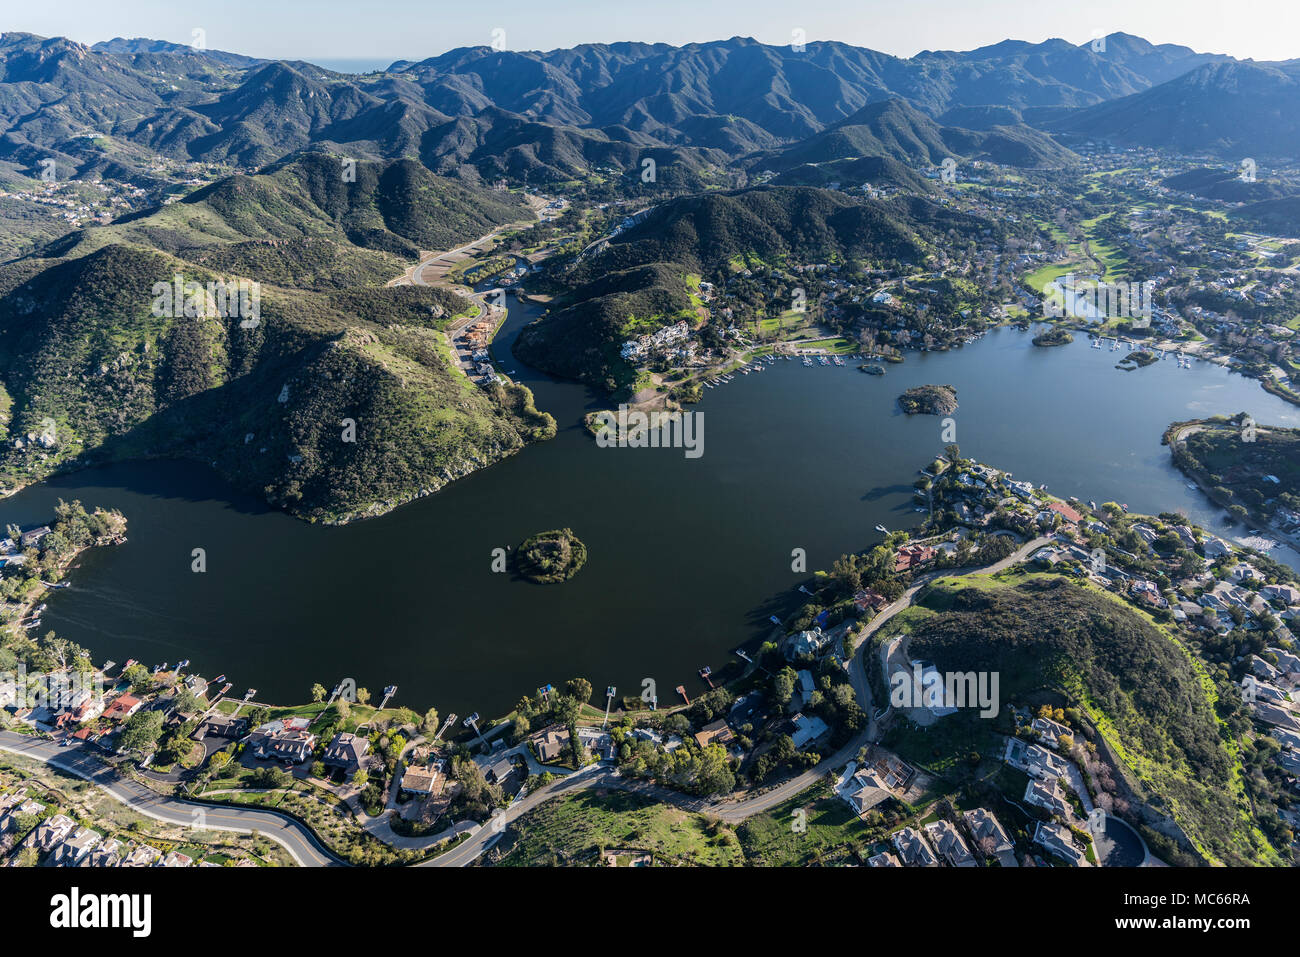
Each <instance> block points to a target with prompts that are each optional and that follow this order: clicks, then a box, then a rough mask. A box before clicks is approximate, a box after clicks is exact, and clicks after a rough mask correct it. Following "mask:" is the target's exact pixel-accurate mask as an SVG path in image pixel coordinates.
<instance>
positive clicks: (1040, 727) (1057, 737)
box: [1029, 718, 1073, 748]
mask: <svg viewBox="0 0 1300 957" xmlns="http://www.w3.org/2000/svg"><path fill="white" fill-rule="evenodd" d="M1029 727H1030V729H1031V730H1032V731H1034V733H1036V734H1037V735H1038V740H1039V741H1041V742H1043V744H1045V745H1047V746H1048V747H1049V748H1056V747H1058V746H1059V745H1060V743H1061V735H1065V736H1067V737H1072V736H1073V735H1072V733H1071V731H1070V729H1069V728H1067V727H1066V726H1065V725H1063V724H1061V723H1060V722H1058V721H1053V720H1052V719H1051V718H1035V719H1034V720H1033V721H1032V722H1031V723H1030V725H1029Z"/></svg>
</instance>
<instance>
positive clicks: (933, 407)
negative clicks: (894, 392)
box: [898, 385, 957, 415]
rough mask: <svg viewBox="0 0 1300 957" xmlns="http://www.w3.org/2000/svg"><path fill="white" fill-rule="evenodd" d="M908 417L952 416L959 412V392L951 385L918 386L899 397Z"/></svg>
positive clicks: (899, 402)
mask: <svg viewBox="0 0 1300 957" xmlns="http://www.w3.org/2000/svg"><path fill="white" fill-rule="evenodd" d="M898 405H899V407H900V408H902V410H903V411H904V412H906V413H907V414H908V415H916V414H920V415H951V414H952V413H953V412H956V411H957V390H956V389H954V388H953V387H952V386H950V385H918V386H913V387H912V388H910V389H908V390H907V391H906V392H904V393H903V394H902V395H900V396H899V397H898Z"/></svg>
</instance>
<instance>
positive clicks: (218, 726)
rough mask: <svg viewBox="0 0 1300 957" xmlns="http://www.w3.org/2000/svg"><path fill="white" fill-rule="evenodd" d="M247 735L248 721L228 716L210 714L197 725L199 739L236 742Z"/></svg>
mask: <svg viewBox="0 0 1300 957" xmlns="http://www.w3.org/2000/svg"><path fill="white" fill-rule="evenodd" d="M247 733H248V719H247V718H236V717H233V716H232V715H228V714H220V713H216V714H211V715H209V716H208V717H207V719H206V720H204V722H203V723H202V724H201V725H199V730H198V735H197V736H198V737H200V738H228V739H229V740H231V741H237V740H239V739H240V738H242V737H243V736H244V735H245V734H247Z"/></svg>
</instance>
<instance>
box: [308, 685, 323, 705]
mask: <svg viewBox="0 0 1300 957" xmlns="http://www.w3.org/2000/svg"><path fill="white" fill-rule="evenodd" d="M311 700H312V701H314V702H316V703H317V704H320V703H321V702H322V701H324V700H325V686H324V685H322V684H320V683H319V682H318V683H316V684H314V685H312V686H311Z"/></svg>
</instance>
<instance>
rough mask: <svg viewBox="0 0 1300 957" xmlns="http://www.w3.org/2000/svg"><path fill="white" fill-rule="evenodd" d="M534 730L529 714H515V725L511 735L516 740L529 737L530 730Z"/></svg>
mask: <svg viewBox="0 0 1300 957" xmlns="http://www.w3.org/2000/svg"><path fill="white" fill-rule="evenodd" d="M531 730H532V723H531V722H530V721H529V720H528V716H527V715H524V714H517V715H515V720H514V726H513V727H512V728H511V736H512V737H513V738H514V740H515V741H516V742H519V741H522V740H524V738H526V737H528V732H529V731H531Z"/></svg>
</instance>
